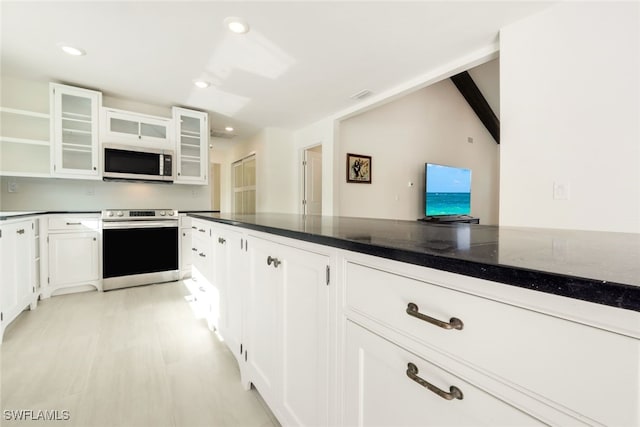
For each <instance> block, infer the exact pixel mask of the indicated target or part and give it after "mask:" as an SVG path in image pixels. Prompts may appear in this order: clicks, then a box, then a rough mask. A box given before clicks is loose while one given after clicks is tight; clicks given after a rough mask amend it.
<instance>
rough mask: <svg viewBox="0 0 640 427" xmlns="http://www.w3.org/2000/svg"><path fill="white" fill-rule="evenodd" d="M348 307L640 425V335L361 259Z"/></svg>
mask: <svg viewBox="0 0 640 427" xmlns="http://www.w3.org/2000/svg"><path fill="white" fill-rule="evenodd" d="M426 274H427V273H425V275H426ZM452 276H453V275H452ZM455 277H456V280H460V281H462V280H467V281H469V280H472V281H475V282H477V283H476V284H477V286H482V284H483V282H482V281H481V280H478V279H473V278H469V277H466V276H457V275H456V276H455ZM505 286H506V285H505ZM410 303H413V304H415V306H416V307H417V309H418V310H419V313H421V314H424V315H427V316H430V317H432V318H435V319H438V320H440V321H443V322H449V321H450V319H451V318H454V317H455V318H458V319H460V320H461V322H462V323H463V327H462V329H460V330H458V329H443V328H441V327H438V326H436V325H434V324H431V323H429V322H427V321H426V320H423V319H420V318H417V317H414V316H411V315H409V314H407V312H406V310H407V308H408V306H409V304H410ZM346 304H347V309H348V310H351V311H354V312H358V313H360V314H362V315H364V316H367V317H369V318H371V319H373V320H375V321H376V323H377V324H379V325H382V326H383V327H384V328H386V329H387V330H393V331H395V332H397V333H400V334H403V335H405V336H408V337H410V338H412V339H414V340H416V341H418V342H420V343H421V344H423V345H425V346H427V347H431V348H434V349H436V350H438V351H440V352H443V353H445V354H447V355H449V356H450V357H452V358H454V359H457V360H459V361H463V362H465V363H467V364H471V365H472V366H474V367H475V368H476V369H478V370H480V371H484V372H488V373H490V374H493V376H494V377H496V376H497V377H498V378H502V380H503V381H504V380H506V381H507V382H511V383H515V384H517V385H519V386H521V387H524V388H525V389H527V390H529V391H532V392H534V393H535V394H538V395H542V396H544V397H546V398H548V399H550V400H551V401H553V402H555V403H558V404H560V405H562V406H563V407H566V408H569V409H570V410H573V411H575V412H577V413H579V414H581V415H583V416H586V417H588V418H591V419H593V420H596V421H597V422H600V423H604V424H609V425H638V424H639V423H640V420H639V415H638V402H639V401H640V400H639V399H640V394H639V390H638V388H639V384H638V383H639V382H638V378H639V377H640V363H639V361H640V341H638V340H635V339H633V338H629V337H626V336H622V335H618V334H614V333H611V332H607V331H604V330H600V329H596V328H593V327H589V326H585V325H581V324H578V323H575V322H571V321H568V320H564V319H559V318H556V317H552V316H548V315H545V314H541V313H537V312H534V311H531V310H527V309H523V308H519V307H515V306H512V305H508V304H503V303H500V302H496V301H493V300H489V299H485V298H481V297H478V296H474V295H469V294H466V293H463V292H458V291H454V290H451V289H448V288H445V287H442V286H439V285H437V284H433V283H429V282H427V281H426V280H424V281H423V280H416V279H414V278H409V277H404V276H400V275H397V274H394V273H389V272H385V271H381V270H378V269H375V268H372V267H369V266H364V265H360V264H355V263H348V264H347V266H346Z"/></svg>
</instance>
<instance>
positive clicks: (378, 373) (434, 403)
mask: <svg viewBox="0 0 640 427" xmlns="http://www.w3.org/2000/svg"><path fill="white" fill-rule="evenodd" d="M409 364H411V365H413V366H412V367H415V370H413V371H412V375H414V378H415V379H413V378H411V377H410V376H409V372H408V371H409V369H410V368H409V366H410V365H409ZM417 377H419V378H417ZM420 380H423V381H427V382H428V383H429V385H431V386H435V387H437V388H438V389H440V390H442V391H443V392H446V393H449V394H450V395H449V396H445V397H446V398H445V397H442V396H440V395H438V394H436V393H435V392H433V391H431V390H429V389H428V388H427V387H426V386H425V385H422V384H421V383H419V381H420ZM451 387H455V388H456V389H457V390H456V389H453V390H452V389H451ZM454 395H455V396H456V397H453V396H454ZM448 398H450V399H448ZM344 401H345V408H344V425H347V426H356V425H358V426H373V425H375V426H438V427H442V426H533V425H542V423H541V422H539V421H538V420H536V419H535V418H532V417H530V416H529V415H528V414H525V413H524V412H521V411H519V410H517V409H515V408H514V407H512V406H510V405H508V404H507V403H505V402H503V401H501V400H499V399H497V398H495V397H494V396H492V395H490V394H489V393H486V392H485V391H483V390H481V389H479V388H477V387H475V386H473V385H471V384H469V383H467V382H465V381H464V380H462V379H460V378H458V377H456V376H455V375H453V374H451V373H449V372H447V371H445V370H444V369H441V368H440V367H438V366H436V365H435V364H432V363H430V362H428V361H427V360H425V359H423V358H421V357H418V356H416V355H415V354H412V353H410V352H408V351H406V350H405V349H403V348H401V347H399V346H397V345H395V344H393V343H391V342H389V341H387V340H385V339H383V338H381V337H379V336H378V335H376V334H374V333H372V332H370V331H368V330H366V329H364V328H362V327H360V326H358V325H356V324H354V323H352V322H347V330H346V354H345V399H344Z"/></svg>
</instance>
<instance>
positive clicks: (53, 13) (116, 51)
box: [0, 0, 550, 137]
mask: <svg viewBox="0 0 640 427" xmlns="http://www.w3.org/2000/svg"><path fill="white" fill-rule="evenodd" d="M549 4H550V3H546V2H539V1H534V2H515V1H513V2H511V1H497V2H485V1H468V2H452V1H449V2H398V1H394V2H391V1H387V2H379V1H377V2H337V1H334V2H313V3H312V2H267V1H261V2H235V1H231V2H212V1H200V2H188V1H172V2H148V1H129V2H94V1H85V2H58V1H47V2H25V1H21V2H11V1H4V0H3V1H2V2H1V3H0V8H1V10H0V12H1V24H2V25H1V28H2V30H1V36H2V39H1V58H0V59H1V63H0V67H1V69H0V71H1V73H2V74H3V75H8V76H13V77H20V78H26V79H30V80H41V81H59V82H65V83H69V84H73V85H77V86H82V87H89V88H95V89H98V90H100V91H102V92H103V93H104V94H106V95H111V96H116V97H121V98H128V99H133V100H137V101H140V102H145V103H149V104H158V105H166V106H170V105H182V106H187V107H192V108H197V109H203V110H207V111H209V112H210V116H211V125H212V127H214V128H218V129H222V128H224V126H226V125H231V126H234V127H235V128H236V133H237V134H238V135H239V136H240V137H242V136H249V135H251V134H253V133H255V132H256V131H257V130H259V129H262V128H264V127H266V126H276V127H283V128H290V129H295V128H298V127H301V126H304V125H306V124H308V123H312V122H314V121H316V120H319V119H321V118H323V117H326V116H328V115H329V114H331V113H333V112H336V111H339V110H341V109H344V108H347V107H350V106H352V105H354V103H356V102H357V101H354V100H352V99H350V98H349V96H350V95H352V94H354V93H356V92H358V91H361V90H363V89H369V90H371V91H373V92H374V93H380V92H383V91H385V90H388V89H390V88H392V87H394V86H396V85H398V84H400V83H402V82H405V81H408V80H410V79H412V78H414V77H416V76H419V75H421V74H424V73H426V72H428V71H429V70H431V69H433V68H435V67H437V66H439V65H441V64H443V63H446V62H449V61H452V60H454V59H456V58H459V57H462V56H463V55H465V54H468V53H471V52H473V51H474V50H477V49H479V48H482V47H485V46H487V45H489V44H490V43H492V42H496V41H497V38H498V31H499V29H500V28H501V27H504V26H505V25H507V24H509V23H511V22H514V21H516V20H518V19H521V18H523V17H525V16H527V15H530V14H532V13H535V12H537V11H539V10H541V9H543V8H545V7H548V6H549ZM228 16H240V17H243V18H244V19H245V20H246V21H247V22H248V23H249V25H250V27H251V31H250V32H249V33H247V34H245V35H237V34H233V33H230V32H229V31H228V30H226V28H225V27H224V25H223V21H224V19H225V18H226V17H228ZM60 42H65V43H69V44H72V45H74V46H78V47H80V48H82V49H84V50H86V52H87V55H86V56H82V57H72V56H69V55H66V54H64V53H62V51H61V50H59V49H58V48H57V47H56V45H57V44H58V43H60ZM197 78H203V79H206V80H208V81H210V82H212V83H213V84H212V86H211V87H209V88H207V89H197V88H196V87H195V86H194V85H193V84H192V81H193V80H194V79H197Z"/></svg>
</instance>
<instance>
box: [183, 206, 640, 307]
mask: <svg viewBox="0 0 640 427" xmlns="http://www.w3.org/2000/svg"><path fill="white" fill-rule="evenodd" d="M188 215H189V216H191V217H194V218H200V219H204V220H210V221H215V222H220V223H223V224H228V225H233V226H238V227H242V228H246V229H250V230H256V231H262V232H266V233H271V234H275V235H279V236H283V237H289V238H293V239H298V240H303V241H307V242H312V243H317V244H321V245H326V246H332V247H336V248H340V249H346V250H350V251H354V252H359V253H364V254H368V255H373V256H379V257H383V258H387V259H392V260H396V261H401V262H407V263H410V264H415V265H420V266H424V267H430V268H435V269H438V270H443V271H448V272H452V273H458V274H463V275H466V276H471V277H476V278H480V279H485V280H490V281H494V282H499V283H503V284H507V285H512V286H518V287H521V288H526V289H531V290H535V291H540V292H545V293H550V294H555V295H561V296H565V297H569V298H574V299H579V300H583V301H589V302H593V303H597V304H604V305H608V306H612V307H617V308H623V309H627V310H633V311H640V234H632V233H609V232H597V231H575V230H556V229H538V228H524V227H498V226H488V225H475V224H428V223H424V222H420V221H402V220H388V219H370V218H350V217H331V216H312V215H311V216H310V215H307V216H304V215H295V214H256V215H234V214H219V213H195V212H194V213H189V214H188Z"/></svg>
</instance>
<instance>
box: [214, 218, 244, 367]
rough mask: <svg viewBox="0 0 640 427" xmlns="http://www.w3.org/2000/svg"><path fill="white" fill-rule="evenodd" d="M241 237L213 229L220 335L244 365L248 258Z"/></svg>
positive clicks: (234, 233) (233, 232)
mask: <svg viewBox="0 0 640 427" xmlns="http://www.w3.org/2000/svg"><path fill="white" fill-rule="evenodd" d="M244 242H245V238H244V236H243V235H242V233H239V232H235V231H231V230H226V229H221V228H214V241H213V243H214V245H216V251H215V257H216V262H215V267H216V271H215V272H214V273H215V281H216V286H217V287H218V289H219V290H220V293H221V304H220V310H221V313H220V316H221V317H220V334H221V335H222V336H223V337H224V341H225V343H226V344H227V346H228V347H229V349H230V350H231V352H232V353H233V355H234V356H235V357H236V359H238V362H239V363H240V362H241V358H242V350H243V348H242V346H241V344H242V315H243V303H242V300H243V298H244V294H245V286H246V281H247V274H246V271H247V267H246V266H247V255H246V252H245V245H244Z"/></svg>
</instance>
